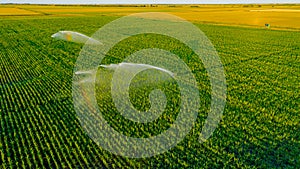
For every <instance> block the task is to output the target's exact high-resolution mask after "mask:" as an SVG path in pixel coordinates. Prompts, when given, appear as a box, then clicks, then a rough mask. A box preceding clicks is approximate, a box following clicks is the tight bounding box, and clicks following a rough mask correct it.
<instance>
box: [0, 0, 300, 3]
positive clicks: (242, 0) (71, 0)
mask: <svg viewBox="0 0 300 169" xmlns="http://www.w3.org/2000/svg"><path fill="white" fill-rule="evenodd" d="M0 3H32V4H241V3H242V4H243V3H246V4H249V3H257V4H258V3H259V4H261V3H300V0H0Z"/></svg>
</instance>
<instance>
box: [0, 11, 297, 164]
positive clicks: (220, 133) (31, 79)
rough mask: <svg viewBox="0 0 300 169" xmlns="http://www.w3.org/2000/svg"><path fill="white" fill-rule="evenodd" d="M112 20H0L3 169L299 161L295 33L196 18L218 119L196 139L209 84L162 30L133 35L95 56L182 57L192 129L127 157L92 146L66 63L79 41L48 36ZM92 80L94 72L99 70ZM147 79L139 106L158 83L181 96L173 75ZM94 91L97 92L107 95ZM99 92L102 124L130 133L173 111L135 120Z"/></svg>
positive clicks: (145, 132) (166, 119)
mask: <svg viewBox="0 0 300 169" xmlns="http://www.w3.org/2000/svg"><path fill="white" fill-rule="evenodd" d="M117 18H119V16H118V17H117V16H85V17H83V16H68V17H63V16H57V17H44V18H43V17H38V16H31V17H17V18H0V114H1V116H0V117H1V121H0V123H1V128H0V136H1V137H0V138H1V139H0V153H1V157H0V166H1V167H2V168H299V166H300V132H299V131H300V114H299V110H300V85H299V84H300V78H299V77H300V32H299V31H287V30H268V29H261V28H246V27H238V26H218V25H210V24H200V23H194V24H195V25H196V26H197V27H199V29H200V30H202V31H203V32H204V33H205V34H206V36H207V37H208V38H209V39H210V40H211V42H212V44H213V45H214V47H215V48H216V50H217V52H218V54H219V56H220V58H221V61H222V63H223V66H224V69H225V75H226V80H227V102H226V107H225V110H224V113H223V118H222V120H221V123H220V124H219V126H218V127H217V129H216V130H215V132H214V133H213V135H212V136H211V137H210V138H209V139H208V140H207V141H206V142H204V143H202V144H200V143H199V142H198V138H199V134H200V132H201V128H202V126H203V123H204V121H205V119H206V117H207V112H208V109H209V106H210V97H211V93H210V92H209V90H210V87H211V86H210V83H209V78H208V76H207V72H206V70H205V68H204V66H203V65H202V64H201V62H199V61H197V60H196V59H195V56H194V54H193V52H192V51H190V50H189V49H188V48H186V47H184V46H182V44H180V43H179V42H177V41H176V40H174V39H171V38H167V37H163V36H160V35H151V34H145V35H139V36H134V37H131V38H129V39H126V40H124V41H122V42H120V43H118V44H117V45H116V46H115V47H114V48H113V49H112V50H111V51H110V56H109V57H107V58H106V59H105V60H103V63H106V64H110V63H119V62H121V61H122V59H123V58H124V56H128V55H130V54H131V53H133V52H135V51H138V50H141V49H146V48H153V47H160V48H164V49H166V50H169V51H171V52H172V53H174V54H176V55H178V56H180V58H182V60H183V61H184V62H185V63H187V65H188V66H189V67H190V69H191V70H192V72H193V74H194V75H195V77H196V79H197V83H198V87H199V91H200V93H199V94H200V100H201V106H200V110H199V114H198V118H197V121H196V124H195V126H194V127H193V129H192V130H191V131H190V133H189V134H188V135H187V136H186V137H185V139H184V140H183V141H181V142H180V143H179V144H178V145H176V146H175V147H174V148H172V149H171V150H170V151H167V152H166V153H163V154H160V155H156V156H154V157H150V158H140V159H139V158H137V159H135V158H126V157H122V156H117V155H114V154H112V153H110V152H108V151H106V150H104V149H103V148H101V147H100V146H98V145H97V144H96V143H94V142H93V140H92V139H90V137H89V136H88V135H87V134H86V132H85V131H84V130H83V129H82V127H81V125H80V122H79V120H78V117H77V115H76V112H75V110H74V107H73V97H72V78H73V74H74V72H73V69H74V65H75V62H76V60H77V57H78V56H79V53H80V51H81V48H82V47H83V45H82V44H76V43H70V42H65V41H58V40H55V39H52V38H51V35H52V34H53V33H55V32H58V31H60V30H72V31H78V32H81V33H84V34H86V35H89V36H91V35H92V34H93V33H94V32H95V31H97V30H98V29H99V28H100V27H101V26H103V25H105V24H107V23H109V22H111V21H113V20H115V19H117ZM129 44H130V45H129ZM107 76H110V75H107ZM97 77H99V78H101V71H99V74H98V76H97ZM141 77H144V76H143V75H141ZM137 78H139V77H137ZM147 84H148V83H147V81H145V85H144V87H140V88H138V90H132V92H131V94H130V95H131V96H132V103H133V105H136V107H137V108H138V109H140V110H147V108H149V100H148V99H149V98H148V95H149V93H150V91H151V90H152V89H154V88H155V87H157V88H161V89H162V90H164V91H165V92H166V96H169V97H170V98H169V99H171V100H172V99H173V100H175V101H174V102H173V103H177V100H179V99H180V98H179V96H178V95H179V94H178V90H177V88H178V86H177V85H176V83H173V82H172V81H170V82H168V83H167V84H159V85H157V86H147ZM99 90H100V89H99ZM98 93H99V94H98V95H97V97H98V98H99V99H100V98H102V97H106V96H104V95H101V92H98ZM102 93H103V92H102ZM106 94H107V95H108V96H107V97H106V100H105V102H98V105H99V107H100V108H101V110H102V111H103V114H104V116H105V118H106V120H107V121H108V122H109V124H110V125H111V126H113V127H114V128H115V129H116V130H118V131H119V132H122V133H123V134H125V135H128V136H133V137H148V136H152V135H158V134H160V133H161V132H163V131H164V130H166V129H168V128H169V127H170V125H172V122H174V120H175V119H176V115H177V113H178V107H176V104H172V105H169V106H167V111H166V112H165V113H164V114H163V115H162V117H160V118H159V119H158V120H156V121H154V122H153V123H149V124H148V123H147V124H135V123H133V122H130V121H129V120H127V119H124V118H122V117H121V115H120V114H119V113H118V112H117V110H115V109H113V108H111V107H113V105H111V104H110V102H111V98H110V97H109V92H107V93H106ZM107 102H108V103H107ZM178 104H179V103H178Z"/></svg>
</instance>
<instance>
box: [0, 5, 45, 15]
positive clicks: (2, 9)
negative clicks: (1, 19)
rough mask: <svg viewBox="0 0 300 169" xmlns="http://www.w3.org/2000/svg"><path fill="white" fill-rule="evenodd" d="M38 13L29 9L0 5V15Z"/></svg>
mask: <svg viewBox="0 0 300 169" xmlns="http://www.w3.org/2000/svg"><path fill="white" fill-rule="evenodd" d="M37 14H39V13H36V12H32V11H29V10H24V9H19V8H14V7H8V8H6V7H1V6H0V16H1V15H2V16H3V15H37Z"/></svg>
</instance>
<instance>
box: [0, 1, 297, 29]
mask: <svg viewBox="0 0 300 169" xmlns="http://www.w3.org/2000/svg"><path fill="white" fill-rule="evenodd" d="M136 12H168V13H171V14H174V15H177V16H179V17H182V18H185V19H187V20H189V21H193V22H202V23H212V24H224V25H242V26H255V27H264V25H265V24H266V23H268V24H270V25H271V28H276V29H300V22H299V21H300V4H298V5H175V6H174V5H158V6H150V5H146V6H141V5H138V7H134V6H127V7H126V6H74V5H73V6H54V5H44V6H42V5H17V6H13V5H10V6H9V5H6V6H5V8H3V7H1V6H0V15H34V14H47V16H50V17H51V16H62V15H63V16H73V15H128V14H130V13H136Z"/></svg>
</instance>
